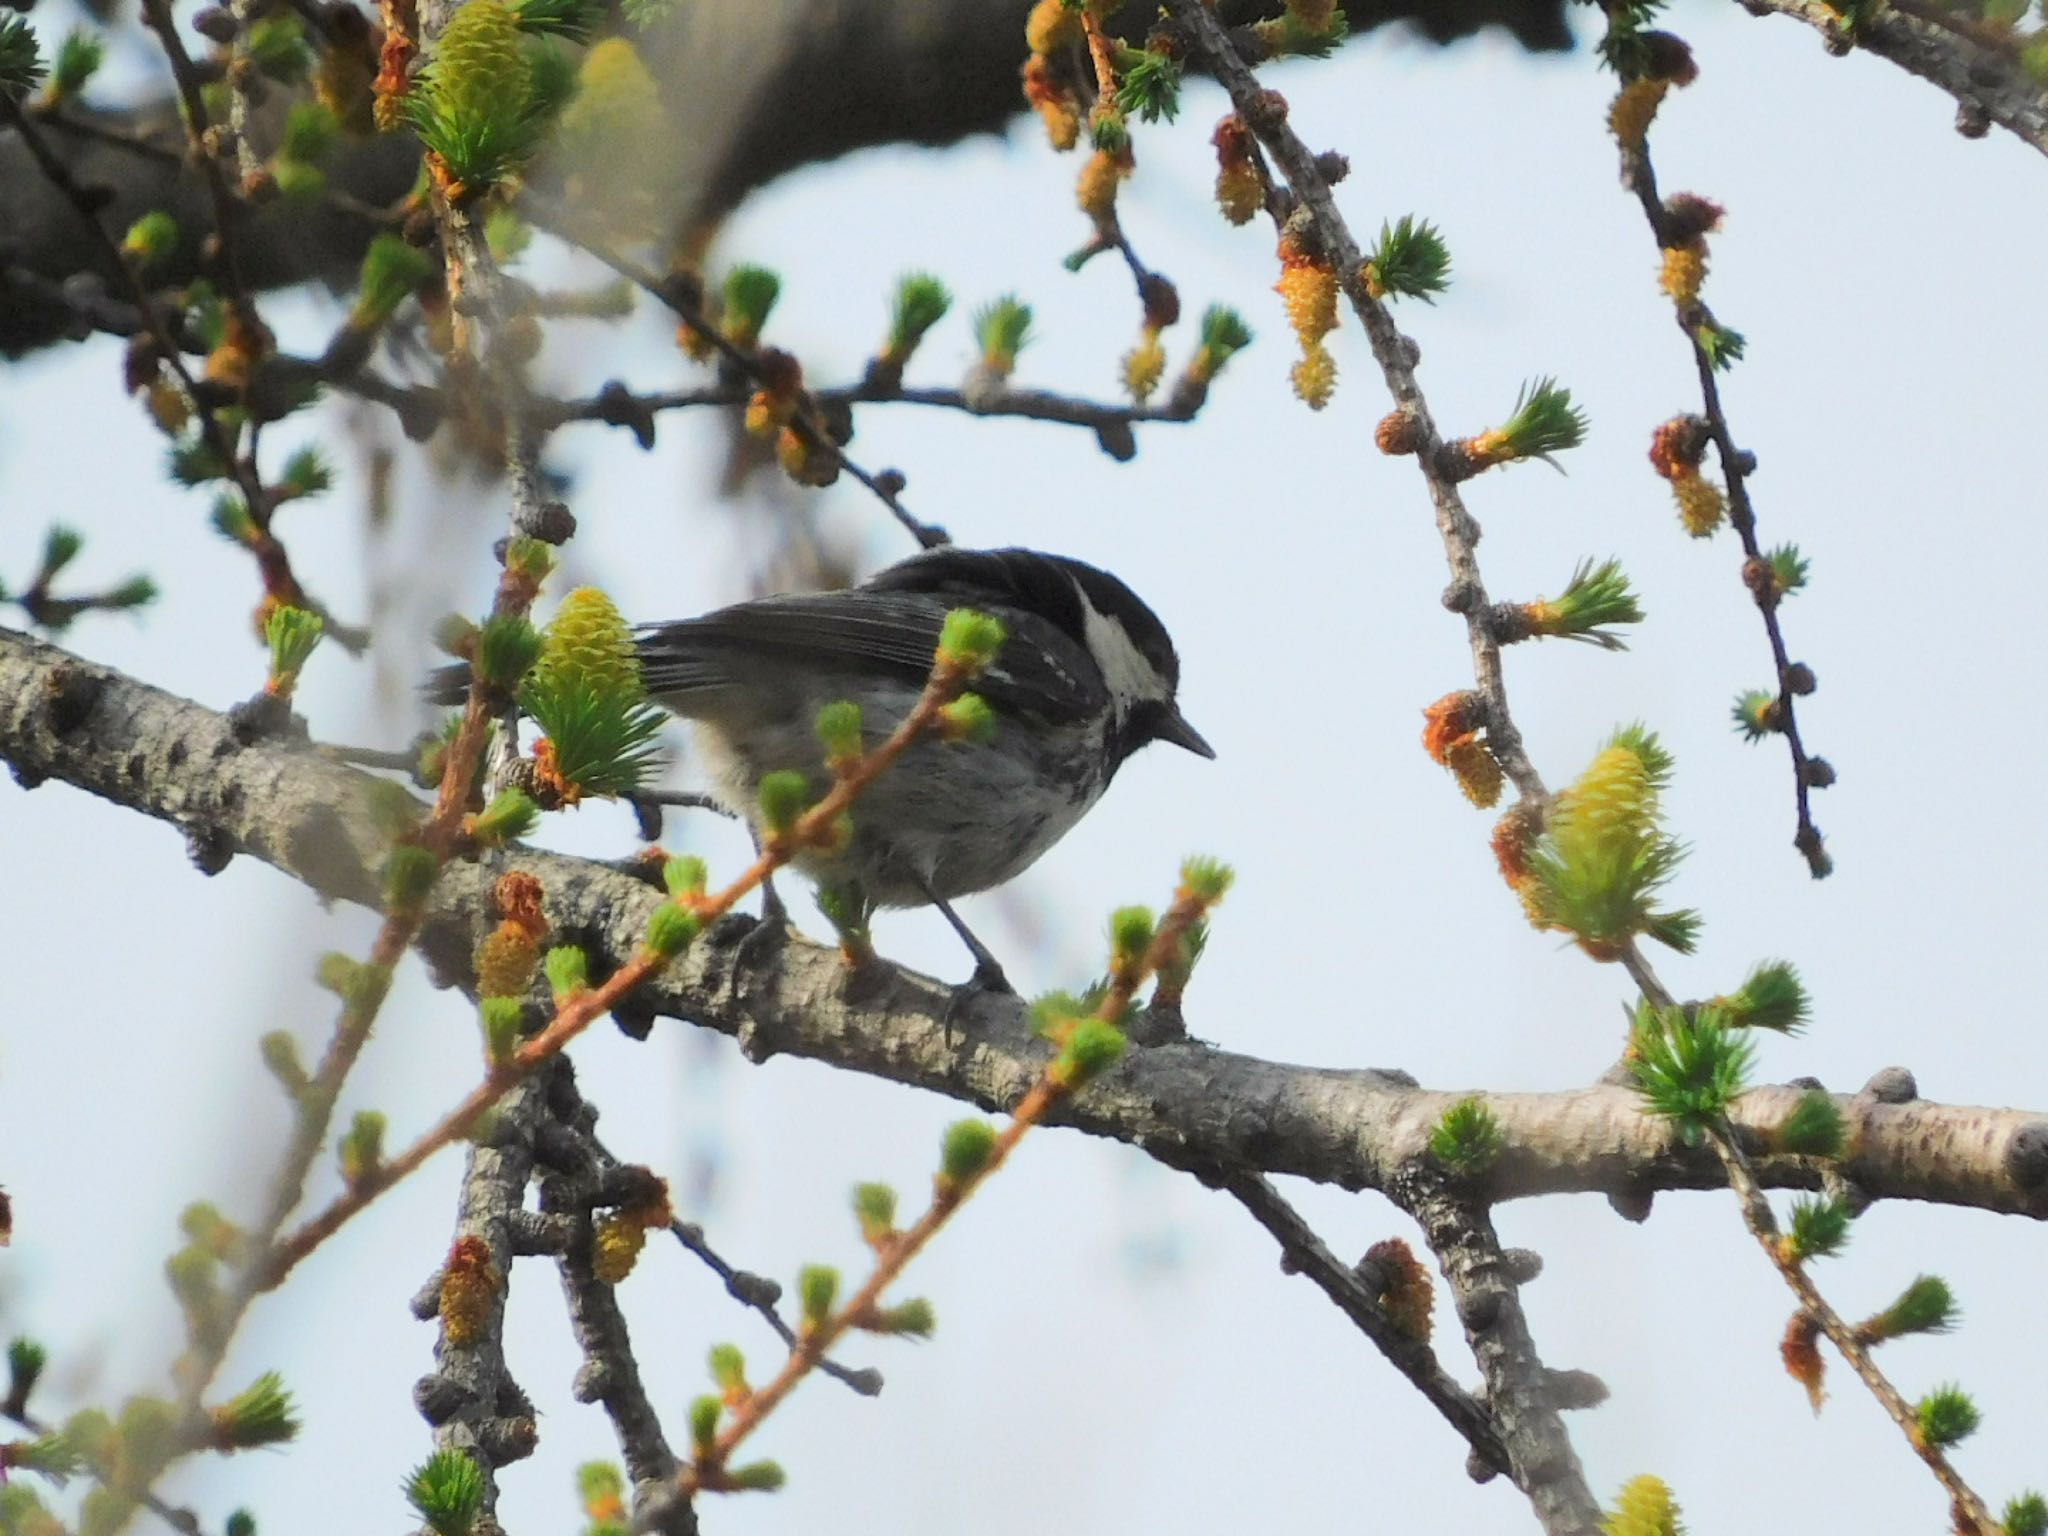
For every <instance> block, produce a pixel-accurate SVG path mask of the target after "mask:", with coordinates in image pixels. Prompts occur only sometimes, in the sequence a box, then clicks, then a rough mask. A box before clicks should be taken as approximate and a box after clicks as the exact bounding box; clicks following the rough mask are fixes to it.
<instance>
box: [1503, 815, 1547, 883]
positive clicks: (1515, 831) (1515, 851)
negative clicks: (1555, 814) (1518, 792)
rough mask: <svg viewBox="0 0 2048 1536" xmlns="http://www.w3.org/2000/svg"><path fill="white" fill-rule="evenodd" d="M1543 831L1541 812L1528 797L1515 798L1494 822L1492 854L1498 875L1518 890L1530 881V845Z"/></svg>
mask: <svg viewBox="0 0 2048 1536" xmlns="http://www.w3.org/2000/svg"><path fill="white" fill-rule="evenodd" d="M1542 833H1543V813H1542V812H1541V811H1540V810H1539V809H1537V807H1536V805H1535V804H1534V803H1533V802H1531V801H1528V800H1517V801H1516V802H1515V803H1514V804H1513V805H1511V806H1509V807H1508V808H1507V809H1506V810H1505V811H1503V812H1502V813H1501V818H1500V820H1499V821H1497V822H1495V823H1494V824H1493V839H1492V841H1493V857H1494V861H1495V862H1496V863H1498V864H1499V865H1500V877H1501V879H1503V880H1505V881H1506V882H1507V883H1508V885H1509V886H1510V887H1512V888H1513V889H1515V890H1517V891H1519V890H1521V889H1522V888H1523V886H1525V885H1527V884H1528V883H1529V849H1530V847H1531V846H1532V845H1533V844H1534V843H1535V841H1536V839H1537V838H1538V837H1540V836H1541V835H1542Z"/></svg>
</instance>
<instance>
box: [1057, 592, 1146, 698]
mask: <svg viewBox="0 0 2048 1536" xmlns="http://www.w3.org/2000/svg"><path fill="white" fill-rule="evenodd" d="M1076 590H1079V591H1080V594H1081V629H1082V633H1083V634H1084V635H1085V636H1086V637H1087V641H1088V650H1089V652H1090V654H1092V655H1093V656H1094V658H1095V664H1096V665H1097V666H1099V667H1100V668H1102V680H1103V682H1104V683H1105V684H1107V685H1108V687H1109V695H1110V697H1111V698H1113V699H1115V700H1116V701H1117V703H1118V704H1121V705H1125V706H1128V705H1131V704H1135V703H1137V702H1138V701H1139V700H1141V699H1163V698H1165V697H1166V693H1167V690H1166V684H1165V680H1164V679H1163V678H1161V677H1160V675H1159V673H1158V670H1157V669H1156V668H1155V667H1153V665H1152V663H1151V662H1149V661H1147V660H1146V659H1145V653H1144V652H1143V651H1141V650H1139V649H1138V648H1137V646H1135V645H1133V644H1132V643H1131V637H1130V635H1129V634H1128V633H1126V632H1125V630H1124V627H1123V625H1121V624H1119V623H1117V621H1116V620H1115V619H1112V618H1110V617H1109V616H1108V615H1107V614H1105V613H1103V612H1102V610H1101V609H1099V608H1097V607H1096V606H1095V604H1093V603H1092V602H1090V601H1089V600H1088V594H1087V592H1086V591H1085V590H1081V589H1080V587H1079V584H1078V583H1076Z"/></svg>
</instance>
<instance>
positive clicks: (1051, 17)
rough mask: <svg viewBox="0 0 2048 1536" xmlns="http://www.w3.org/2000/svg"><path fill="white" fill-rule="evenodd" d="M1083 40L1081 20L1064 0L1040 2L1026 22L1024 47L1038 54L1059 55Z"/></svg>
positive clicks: (1039, 0)
mask: <svg viewBox="0 0 2048 1536" xmlns="http://www.w3.org/2000/svg"><path fill="white" fill-rule="evenodd" d="M1080 40H1081V18H1080V16H1079V14H1078V13H1076V12H1074V11H1070V10H1068V9H1067V7H1066V5H1065V3H1064V0H1038V4H1036V5H1034V6H1033V7H1031V14H1030V15H1029V16H1028V17H1026V18H1025V21H1024V46H1025V47H1026V48H1028V49H1030V50H1031V51H1032V52H1033V53H1037V54H1051V53H1058V52H1059V51H1060V50H1061V49H1062V48H1066V47H1069V46H1070V45H1072V44H1074V43H1078V42H1079V41H1080Z"/></svg>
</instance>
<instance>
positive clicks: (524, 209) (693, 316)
mask: <svg viewBox="0 0 2048 1536" xmlns="http://www.w3.org/2000/svg"><path fill="white" fill-rule="evenodd" d="M532 203H533V200H532V199H531V198H529V199H527V200H526V201H524V202H522V204H521V205H520V211H521V213H522V214H524V215H525V216H526V218H527V219H528V220H529V221H530V222H531V223H532V224H534V225H535V226H536V227H537V228H540V229H544V230H546V231H547V232H548V233H549V234H551V235H554V236H555V237H556V238H557V239H560V240H565V241H567V242H568V243H569V244H570V245H573V246H575V247H576V248H577V249H578V250H581V251H584V252H586V253H588V254H589V255H591V256H594V257H595V258H596V259H597V260H599V261H600V262H602V263H604V265H606V266H608V267H610V268H611V269H612V270H613V271H614V272H616V273H618V274H619V276H621V277H623V278H626V279H627V280H628V281H630V282H632V283H633V284H634V285H635V286H637V287H639V288H641V289H644V290H645V291H646V292H647V293H649V294H652V295H653V296H654V297H655V298H656V299H659V300H660V301H661V302H662V304H664V305H666V306H667V307H668V308H669V309H671V310H673V311H674V312H675V314H676V315H677V316H678V317H679V318H680V319H682V320H683V321H684V322H685V323H686V324H688V325H689V326H691V327H692V328H693V329H694V330H696V331H697V332H698V333H699V334H700V335H702V336H703V337H705V338H706V339H707V340H708V341H709V342H710V343H711V345H712V347H713V349H714V350H716V351H717V353H718V354H719V356H720V357H722V358H724V359H725V361H726V362H727V363H728V364H729V365H731V366H732V367H733V368H735V369H737V370H738V371H739V372H740V373H741V374H742V375H744V376H745V377H747V378H749V379H752V380H754V381H755V382H756V383H761V382H763V376H762V373H761V364H760V361H759V359H757V358H756V357H755V356H754V355H753V353H751V352H749V351H747V350H746V349H745V348H742V347H737V346H734V345H733V343H732V342H731V341H730V340H728V339H727V337H726V335H725V333H724V332H723V331H721V330H720V329H719V328H718V327H717V326H716V325H714V324H713V323H712V322H711V321H710V320H709V319H707V318H706V316H705V314H704V311H703V309H702V308H701V307H700V306H699V305H698V304H697V302H696V300H695V298H694V297H693V295H692V294H691V292H690V290H689V285H687V284H685V283H682V282H679V281H675V280H673V279H669V278H664V277H663V276H662V275H661V274H660V273H658V272H655V271H654V270H653V269H652V268H650V267H647V266H644V265H642V264H641V263H640V262H638V261H636V260H634V259H633V258H632V257H630V256H628V255H626V254H625V253H624V252H623V251H619V250H616V249H614V248H612V247H611V246H609V245H607V244H606V243H604V242H603V241H601V240H598V239H596V238H595V237H594V236H592V235H590V234H588V233H587V232H584V231H580V230H578V229H576V228H575V226H574V225H573V224H572V223H571V222H570V221H569V220H568V219H567V218H566V217H564V216H562V215H560V214H557V213H554V212H552V211H550V210H548V209H545V208H537V207H535V206H533V205H532ZM790 425H791V427H792V428H794V429H795V430H796V431H797V432H798V433H799V434H800V435H802V437H803V439H804V441H805V444H806V445H807V446H808V447H809V448H810V450H811V451H812V452H815V453H826V454H830V455H831V456H832V458H833V460H834V461H835V462H837V463H838V464H839V465H840V466H841V467H843V468H844V469H845V470H846V471H847V473H849V474H851V475H852V476H853V477H854V479H856V480H858V481H859V482H860V483H861V484H862V485H864V486H866V487H867V488H868V489H869V490H870V491H872V492H874V494H875V495H876V496H877V497H879V498H880V499H881V501H882V504H883V505H884V506H886V507H887V508H888V509H889V513H890V515H891V516H892V517H894V518H895V519H896V520H897V522H899V523H901V524H902V525H903V528H904V531H905V532H906V533H908V534H909V535H910V536H911V537H912V538H914V539H916V540H917V542H918V543H919V544H920V545H922V546H924V547H925V548H927V549H929V548H931V547H932V546H933V545H935V544H943V543H945V542H946V535H945V531H944V530H943V529H940V528H937V527H935V526H934V525H932V524H930V523H926V522H923V521H921V520H919V519H918V518H916V517H914V516H912V515H911V512H910V510H909V508H907V507H905V506H904V505H903V501H902V496H901V489H902V488H901V480H902V477H901V476H900V475H897V474H895V473H894V472H893V471H890V472H888V473H889V474H890V476H891V480H890V481H887V482H885V481H884V480H883V479H882V477H881V476H878V475H875V474H871V473H869V472H868V471H867V470H865V469H862V468H861V467H860V466H859V465H857V464H856V463H854V461H853V460H852V459H851V458H849V457H848V456H847V453H846V451H845V449H843V448H841V447H840V446H839V444H838V443H836V442H834V441H833V439H832V436H831V434H830V433H828V432H826V431H825V429H824V427H823V426H822V425H820V424H819V423H818V422H817V421H816V420H814V419H813V418H812V417H811V415H810V414H809V413H808V412H807V411H804V410H799V411H798V412H797V413H796V415H795V416H794V417H793V418H791V421H790ZM885 484H894V485H895V490H894V492H893V493H891V492H887V491H885V490H884V486H885Z"/></svg>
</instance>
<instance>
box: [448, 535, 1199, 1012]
mask: <svg viewBox="0 0 2048 1536" xmlns="http://www.w3.org/2000/svg"><path fill="white" fill-rule="evenodd" d="M955 608H974V609H978V610H980V611H982V612H985V613H989V614H992V615H994V616H995V617H996V618H998V619H1000V620H1002V622H1003V625H1004V627H1005V630H1006V631H1007V638H1006V639H1005V640H1004V642H1003V644H1002V646H1001V648H1000V649H999V650H998V651H997V653H996V657H995V661H994V663H993V664H992V665H991V666H990V667H989V669H988V670H987V671H986V672H984V673H983V674H982V675H981V676H980V677H979V678H977V679H976V680H975V683H974V685H973V686H974V691H975V692H977V693H979V694H980V695H981V696H982V698H983V699H985V700H986V701H987V703H988V705H989V708H990V711H991V712H992V713H993V715H994V717H995V721H996V731H995V738H994V740H993V741H991V742H989V743H988V744H986V745H980V746H975V745H966V744H958V745H956V744H949V743H947V742H945V741H942V740H940V739H938V738H936V737H935V736H930V735H927V736H925V737H922V738H920V739H919V740H918V741H916V742H914V743H912V745H911V746H910V748H909V749H908V750H907V751H906V752H905V753H904V755H903V756H902V757H901V758H900V759H898V760H897V762H896V763H895V764H894V765H892V766H891V767H890V768H889V769H888V771H886V772H885V773H883V774H882V775H881V776H880V777H879V778H877V779H876V780H875V781H874V782H873V783H872V784H870V785H869V786H868V787H867V788H866V789H865V790H864V791H863V792H862V794H861V797H860V799H859V800H858V801H857V802H856V803H855V805H854V808H853V835H852V837H851V838H850V839H849V840H848V841H847V842H846V843H845V844H844V845H842V846H841V847H838V848H836V849H833V850H830V851H827V850H823V849H817V848H808V849H805V850H804V851H803V852H801V853H799V854H798V855H797V856H796V859H795V863H796V865H797V867H798V868H799V869H801V870H802V871H803V872H804V873H805V874H807V875H809V876H810V877H811V878H812V879H813V880H815V881H816V882H817V883H818V884H819V886H820V887H821V888H822V889H825V890H828V891H830V892H831V893H832V894H833V895H834V896H835V897H836V898H837V900H836V902H835V906H836V907H837V908H838V911H839V913H840V915H841V916H842V917H843V918H846V919H847V920H850V921H851V922H853V923H855V924H857V925H865V923H866V921H867V918H868V916H869V914H870V913H872V912H873V911H874V910H875V909H876V908H877V907H919V906H935V907H937V908H938V909H939V911H940V913H941V914H943V915H944V917H945V919H946V921H947V922H948V923H950V924H951V925H952V927H953V930H954V931H955V932H956V933H958V934H959V935H960V938H961V940H962V942H964V943H965V944H966V945H967V948H968V950H969V951H970V953H972V955H973V956H974V961H975V980H976V981H977V982H978V983H980V984H981V985H983V986H986V987H991V988H999V989H1004V990H1007V988H1008V983H1007V981H1006V980H1005V979H1004V977H1003V972H1002V967H1001V966H1000V965H999V964H998V963H997V962H996V959H995V957H994V956H993V955H991V954H990V953H989V951H988V949H987V947H986V946H985V945H983V944H982V942H981V941H980V940H979V939H977V938H976V937H975V936H974V934H973V933H972V931H970V930H969V929H968V927H967V925H966V924H965V923H963V922H962V921H961V920H960V917H959V914H958V913H956V912H955V911H954V910H953V907H952V902H953V900H954V899H955V898H956V897H960V896H965V895H968V894H970V893H972V892H975V891H985V890H988V889H989V888H991V887H992V886H997V885H1001V884H1002V883H1003V882H1004V881H1006V880H1009V879H1011V878H1013V877H1014V876H1016V875H1018V874H1021V873H1022V872H1023V871H1024V870H1026V869H1028V868H1030V867H1031V865H1032V864H1034V863H1035V862H1037V860H1038V858H1039V857H1040V856H1041V855H1042V854H1044V852H1045V851H1046V850H1047V849H1048V848H1050V847H1052V845H1053V844H1054V843H1056V842H1058V841H1059V840H1060V839H1061V838H1062V837H1064V836H1065V835H1066V834H1067V832H1068V831H1069V830H1071V829H1072V827H1073V826H1074V824H1075V823H1076V822H1077V821H1079V820H1080V819H1081V817H1082V816H1084V815H1085V814H1087V812H1088V810H1089V809H1090V807H1092V806H1093V805H1094V804H1095V802H1096V801H1097V800H1099V799H1101V798H1102V792H1103V791H1104V790H1105V789H1107V788H1108V787H1109V781H1110V780H1111V779H1112V778H1114V777H1115V776H1116V771H1117V769H1118V768H1120V767H1121V766H1122V765H1123V762H1124V759H1126V758H1128V757H1129V756H1130V755H1131V754H1132V753H1133V752H1136V751H1137V750H1138V749H1139V748H1140V747H1143V746H1145V745H1147V744H1148V743H1150V742H1154V741H1166V742H1171V743H1173V744H1174V745H1175V746H1177V747H1184V748H1186V749H1187V750H1188V751H1190V752H1194V753H1197V754H1199V755H1200V756H1202V757H1209V758H1213V757H1214V756H1215V755H1216V754H1215V752H1214V750H1213V749H1212V748H1211V747H1210V746H1209V744H1208V742H1206V741H1204V740H1203V739H1202V737H1201V734H1200V733H1199V732H1197V731H1196V730H1195V728H1194V727H1193V726H1191V725H1189V724H1188V722H1187V720H1186V718H1185V717H1183V716H1182V714H1181V712H1180V706H1179V704H1178V702H1177V701H1176V694H1177V693H1178V691H1179V687H1180V659H1179V657H1178V656H1177V655H1175V653H1174V649H1173V641H1172V639H1171V638H1170V637H1169V636H1168V634H1167V632H1166V627H1165V625H1163V624H1161V623H1160V622H1159V619H1158V617H1157V616H1156V615H1155V614H1154V613H1153V612H1152V610H1151V609H1150V608H1148V607H1146V606H1145V604H1144V602H1143V601H1142V600H1141V599H1140V598H1139V597H1138V595H1137V594H1136V593H1135V592H1133V591H1132V590H1131V589H1130V588H1129V587H1127V586H1125V585H1124V584H1123V583H1122V582H1121V581H1119V580H1118V579H1117V578H1116V577H1114V576H1112V575H1110V574H1109V573H1108V572H1107V571H1102V570H1098V569H1096V568H1095V567H1094V566H1092V565H1086V564H1083V563H1082V562H1081V561H1079V560H1070V559H1068V558H1066V557H1065V556H1062V555H1047V554H1040V553H1037V552H1036V551H1033V550H1028V549H994V550H971V549H960V548H956V547H954V546H951V545H945V546H941V547H939V548H936V549H929V550H926V551H925V552H924V553H922V554H918V555H913V556H911V557H910V558H909V559H908V560H904V561H901V562H899V563H898V564H895V565H892V566H890V567H888V568H887V569H886V570H883V571H881V572H879V573H877V574H876V575H874V576H872V577H870V578H869V579H868V580H867V581H866V582H864V583H863V584H862V585H860V586H858V587H853V588H850V589H847V590H845V591H840V592H805V593H792V594H789V595H786V596H779V597H763V598H756V599H754V600H752V601H750V602H744V603H736V604H734V605H733V606H732V607H730V608H721V609H719V610H718V611H717V612H715V613H707V614H705V615H704V616H703V617H701V618H695V619H683V620H680V621H678V622H675V623H668V624H655V625H648V626H645V627H643V628H642V629H641V630H640V631H639V632H638V636H637V648H638V654H639V659H640V670H641V675H642V678H643V680H644V682H645V684H646V688H647V693H648V696H649V697H650V698H651V699H653V700H654V701H655V702H656V703H658V704H660V705H662V706H663V707H664V708H666V709H668V710H669V711H670V712H671V713H673V714H676V715H679V716H681V717H682V718H684V719H686V720H689V721H691V722H692V723H693V724H694V725H695V727H696V737H697V745H698V748H699V750H700V752H701V754H702V757H703V760H704V766H705V768H706V770H707V772H708V774H709V776H710V779H711V783H712V786H713V797H714V798H715V799H716V800H717V801H718V802H719V803H720V804H722V805H724V806H725V807H726V808H727V809H729V810H731V811H732V812H733V813H734V814H735V815H737V816H739V817H741V818H742V819H744V820H746V821H747V822H748V824H749V825H750V826H751V827H752V828H753V829H754V832H755V835H756V837H757V839H758V838H759V836H760V833H761V826H760V822H761V781H762V780H763V779H764V778H765V777H767V776H768V775H769V774H771V773H775V772H779V771H785V770H793V771H795V772H798V773H801V774H803V775H805V776H806V777H807V778H808V779H809V780H810V783H811V788H812V791H813V793H814V794H815V795H822V794H824V793H825V792H826V790H827V789H828V788H829V787H830V784H831V774H830V771H829V770H828V769H827V767H826V765H825V761H824V750H823V748H822V746H821V745H820V743H819V740H818V737H817V720H818V713H819V711H820V710H822V709H823V708H824V707H825V706H826V705H828V704H832V703H835V702H837V701H839V700H842V699H847V700H851V701H852V702H853V703H855V704H857V705H859V706H860V711H861V732H862V747H863V750H870V751H871V750H873V748H874V747H876V746H877V745H878V744H880V742H881V741H882V740H883V739H884V738H886V737H887V736H888V735H889V734H890V733H891V732H892V731H894V730H895V729H896V727H897V726H898V725H899V724H900V723H901V722H902V721H903V719H904V717H905V716H907V715H908V714H909V713H910V711H911V709H912V708H913V707H914V706H915V705H916V703H917V700H918V698H919V696H920V695H921V694H922V693H923V691H924V686H925V683H926V680H927V679H928V678H929V676H930V674H931V669H932V662H933V659H934V657H935V654H936V652H937V650H938V644H939V632H940V630H941V629H942V628H943V627H944V625H945V622H946V615H947V614H948V613H949V612H950V611H951V610H953V609H955ZM466 686H467V669H466V668H447V669H444V670H443V672H441V673H440V674H437V675H436V677H435V679H434V682H433V683H432V684H431V685H430V690H429V691H430V693H433V694H434V695H435V696H437V697H441V698H448V699H452V698H454V697H459V695H460V691H461V690H462V689H463V688H465V687H466ZM771 910H772V909H771Z"/></svg>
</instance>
